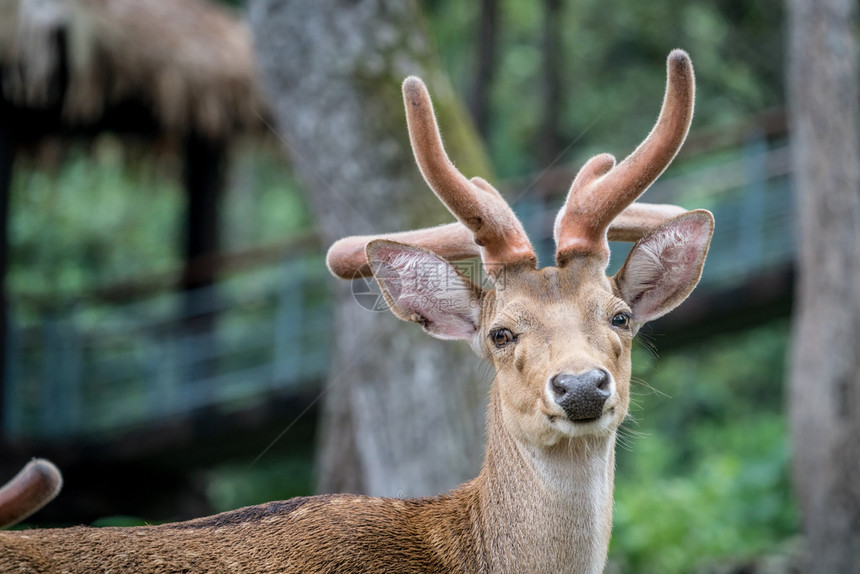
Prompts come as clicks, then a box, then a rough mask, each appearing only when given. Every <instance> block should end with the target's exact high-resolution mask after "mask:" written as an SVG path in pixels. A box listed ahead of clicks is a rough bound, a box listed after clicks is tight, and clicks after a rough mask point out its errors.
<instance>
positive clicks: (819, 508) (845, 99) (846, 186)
mask: <svg viewBox="0 0 860 574" xmlns="http://www.w3.org/2000/svg"><path fill="white" fill-rule="evenodd" d="M788 8H789V37H790V59H789V62H790V63H789V78H788V79H789V103H790V107H791V128H792V146H793V154H794V162H795V173H796V176H795V185H796V188H797V194H798V203H799V213H798V216H799V231H800V235H799V236H800V244H799V259H798V266H799V274H798V283H797V295H798V296H797V297H796V301H797V302H798V306H797V309H796V314H795V323H794V339H793V340H794V342H793V348H792V357H791V359H792V360H791V381H790V416H791V427H792V437H793V441H794V448H795V458H794V478H795V484H796V489H797V494H798V497H799V499H800V503H801V508H802V512H803V524H804V530H805V533H806V544H807V552H806V559H807V565H806V567H805V568H804V571H805V572H816V573H824V574H827V573H834V574H835V573H837V572H838V573H840V574H847V573H851V572H860V560H858V556H860V438H858V437H860V352H858V341H860V265H858V260H857V250H858V248H860V167H858V151H860V142H858V134H857V119H858V114H857V93H858V80H857V57H856V54H857V44H856V39H855V37H854V30H855V27H854V16H855V14H854V10H855V2H854V1H853V0H789V2H788Z"/></svg>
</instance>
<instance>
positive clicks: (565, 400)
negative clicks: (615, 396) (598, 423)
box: [549, 369, 610, 422]
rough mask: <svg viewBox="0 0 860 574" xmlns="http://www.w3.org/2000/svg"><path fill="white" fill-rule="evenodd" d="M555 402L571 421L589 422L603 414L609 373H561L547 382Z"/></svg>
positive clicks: (591, 371) (596, 371)
mask: <svg viewBox="0 0 860 574" xmlns="http://www.w3.org/2000/svg"><path fill="white" fill-rule="evenodd" d="M549 385H550V388H551V389H552V392H553V394H554V395H555V402H556V403H558V405H559V406H560V407H561V408H563V409H564V412H565V413H566V414H567V418H569V419H570V420H572V421H580V422H585V421H590V420H594V419H596V418H599V417H600V415H602V414H603V403H605V402H606V399H608V398H609V394H610V393H609V373H607V372H606V371H604V370H603V369H592V370H590V371H587V372H585V373H582V374H579V375H571V374H568V373H561V374H560V375H556V376H554V377H553V378H552V379H551V380H550V382H549Z"/></svg>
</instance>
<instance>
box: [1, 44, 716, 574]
mask: <svg viewBox="0 0 860 574" xmlns="http://www.w3.org/2000/svg"><path fill="white" fill-rule="evenodd" d="M667 76H668V79H667V83H666V91H665V96H664V99H663V105H662V108H661V110H660V113H659V116H658V119H657V122H656V124H655V126H654V128H653V129H652V131H651V132H650V134H648V135H647V137H646V138H645V139H644V140H643V141H642V143H641V144H640V145H639V146H638V147H637V148H636V149H635V150H634V151H633V152H632V153H631V154H630V155H629V156H627V157H626V159H624V160H623V161H621V162H620V163H618V164H617V165H616V162H615V159H614V158H613V157H612V156H611V155H609V154H600V155H597V156H595V157H592V158H591V159H589V160H588V161H587V162H586V163H585V164H584V165H583V166H582V168H581V169H580V170H579V172H578V174H577V175H576V177H575V178H574V180H573V182H572V184H571V186H570V189H569V192H568V195H567V198H566V200H565V202H564V205H563V207H562V208H561V210H560V211H559V213H558V216H557V218H556V220H555V225H554V231H553V235H554V238H555V243H556V253H555V265H552V266H545V267H539V266H538V262H537V257H536V255H535V250H534V248H533V247H532V245H531V243H530V241H529V239H528V237H527V236H526V233H525V231H524V228H523V225H522V224H521V222H520V221H519V220H518V219H517V217H516V215H515V213H514V211H513V209H512V208H511V207H510V205H509V204H508V203H507V202H506V201H505V199H504V198H503V197H502V195H501V194H500V193H499V191H497V190H496V188H494V187H493V186H492V185H490V184H489V183H488V182H487V181H485V180H484V179H482V178H479V177H474V178H471V179H469V178H467V177H466V176H464V175H463V174H461V173H460V172H459V171H458V170H457V169H456V168H455V167H454V164H453V163H452V162H451V161H450V159H449V158H448V156H447V153H446V152H445V149H444V147H443V144H442V139H441V135H440V132H439V127H438V125H437V123H436V118H435V114H434V111H433V108H432V103H431V100H430V96H429V93H428V91H427V88H426V86H425V85H424V83H423V82H422V81H421V80H420V79H418V78H417V77H409V78H407V79H406V80H405V82H404V83H403V96H404V102H405V107H406V120H407V128H408V132H409V136H410V141H411V144H412V148H413V152H414V156H415V159H416V162H417V164H418V167H419V169H420V171H421V173H422V174H423V176H424V179H425V180H426V182H427V184H428V185H429V187H430V188H431V189H432V190H433V192H434V193H435V194H436V195H437V196H438V198H439V199H440V200H441V201H442V202H443V203H444V204H445V206H447V208H448V210H449V211H450V212H451V213H452V214H453V215H454V217H455V218H456V221H455V222H453V223H450V224H447V225H442V226H437V227H430V228H425V229H418V230H412V231H405V232H394V233H383V234H379V235H368V236H353V237H347V238H344V239H341V240H339V241H337V242H335V243H334V244H333V245H332V246H331V248H330V249H329V252H328V254H327V263H328V266H329V269H330V271H331V272H332V273H333V274H334V275H335V276H337V277H340V278H343V279H354V278H356V277H369V276H371V275H372V276H373V277H374V278H375V279H376V281H377V282H378V284H379V287H380V290H381V293H382V295H383V296H384V298H385V300H386V302H387V303H388V306H389V308H390V310H391V311H392V312H393V314H394V315H395V316H396V317H398V318H399V319H402V320H404V321H409V322H414V323H418V324H419V325H420V326H421V327H422V328H423V330H424V331H426V332H427V333H428V334H429V335H431V336H433V337H437V338H440V339H448V340H460V341H465V342H467V343H468V344H469V345H470V346H471V347H472V349H473V350H474V351H475V353H476V354H477V355H478V356H479V357H480V358H482V359H484V360H485V361H487V362H488V363H490V365H491V366H492V367H493V370H494V373H495V374H494V377H493V379H492V382H491V384H490V390H489V404H488V413H487V423H486V424H487V426H486V429H487V431H486V433H487V438H486V448H485V456H484V462H483V466H482V469H481V471H480V473H479V474H478V476H477V477H476V478H475V479H473V480H471V481H469V482H466V483H465V484H463V485H461V486H459V487H458V488H456V489H454V490H451V491H449V492H446V493H443V494H439V495H436V496H430V497H425V498H417V499H399V498H374V497H367V496H360V495H351V494H329V495H317V496H309V497H301V498H295V499H291V500H287V501H280V502H270V503H267V504H262V505H258V506H250V507H246V508H241V509H238V510H233V511H229V512H225V513H222V514H216V515H213V516H209V517H203V518H197V519H193V520H189V521H185V522H176V523H168V524H162V525H154V526H141V527H127V528H89V527H84V526H78V527H71V528H62V529H33V530H24V531H9V532H3V533H0V570H2V571H11V570H14V571H16V572H18V571H20V572H44V573H49V572H58V573H59V572H64V573H65V572H108V571H110V572H121V571H122V572H125V571H128V572H131V571H134V572H256V573H274V572H279V573H283V572H296V573H298V572H302V573H307V572H315V573H335V572H339V573H343V572H356V573H377V572H385V573H391V572H398V573H411V572H416V573H417V572H459V573H475V572H477V573H491V572H492V573H496V572H540V573H543V572H573V573H587V574H591V573H597V572H601V571H602V570H603V568H604V566H605V563H606V559H607V551H608V545H609V540H610V533H611V528H612V505H613V484H614V473H615V442H616V437H617V434H618V432H619V427H620V425H621V424H622V422H623V421H624V420H625V418H626V416H627V413H628V407H629V402H630V379H631V346H632V343H633V339H634V336H635V335H636V334H637V332H638V331H639V329H640V328H641V327H642V325H643V324H645V323H646V322H648V321H652V320H654V319H656V318H658V317H660V316H662V315H664V314H666V313H668V312H669V311H671V310H672V309H674V308H676V307H677V306H678V305H679V304H680V303H681V302H682V301H684V300H685V299H686V298H687V296H688V295H689V294H690V292H691V291H692V290H693V288H694V287H695V286H696V285H697V283H698V282H699V279H700V277H701V273H702V268H703V265H704V261H705V257H706V255H707V252H708V247H709V245H710V240H711V237H712V234H713V230H714V219H713V216H712V215H711V213H709V212H708V211H705V210H692V211H686V210H684V209H682V208H680V207H677V206H671V205H653V204H645V203H639V202H637V201H636V200H637V199H638V198H639V197H640V196H641V195H642V193H644V191H645V190H646V189H647V188H648V187H649V186H650V185H651V184H652V183H653V182H654V180H656V179H657V177H658V176H659V175H660V174H661V173H662V172H663V171H664V170H665V169H666V167H667V166H668V165H669V164H670V162H671V161H672V160H673V159H674V157H675V155H676V154H677V153H678V150H679V149H680V147H681V145H682V143H683V141H684V139H685V138H686V135H687V132H688V131H689V127H690V123H691V121H692V116H693V107H694V92H695V83H694V75H693V67H692V63H691V61H690V58H689V56H688V55H687V53H686V52H684V51H682V50H674V51H672V52H671V53H670V54H669V57H668V61H667ZM616 240H618V241H632V242H634V245H633V247H632V249H631V250H630V253H629V255H628V256H627V259H626V261H625V262H624V264H623V265H622V267H621V268H620V270H619V271H618V272H617V273H616V274H614V275H613V276H611V277H610V276H607V275H606V269H607V266H608V262H609V255H610V250H609V241H616ZM478 257H479V258H480V260H481V262H482V268H483V271H484V272H485V274H486V277H487V278H488V282H487V283H486V284H485V285H486V287H483V286H481V285H479V284H477V283H476V282H473V281H472V280H471V279H470V278H468V277H467V276H465V275H464V274H463V273H461V271H460V270H458V268H457V267H456V265H455V263H456V262H457V261H460V260H463V259H469V258H478ZM25 490H26V489H25ZM22 492H23V491H22ZM29 492H32V490H31V491H29ZM33 501H34V504H36V503H39V502H41V501H42V500H41V499H40V498H39V496H38V495H34V496H33ZM0 504H5V503H4V502H2V500H0ZM18 506H19V507H26V504H22V503H21V502H20V501H19V502H18ZM21 514H22V513H21V511H20V510H19V511H18V513H17V515H21Z"/></svg>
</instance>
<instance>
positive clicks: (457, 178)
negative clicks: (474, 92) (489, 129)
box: [403, 76, 537, 271]
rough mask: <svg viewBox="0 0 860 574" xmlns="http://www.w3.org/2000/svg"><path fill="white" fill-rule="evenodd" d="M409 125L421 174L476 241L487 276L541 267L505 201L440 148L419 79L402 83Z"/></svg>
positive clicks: (430, 107)
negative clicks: (516, 266)
mask: <svg viewBox="0 0 860 574" xmlns="http://www.w3.org/2000/svg"><path fill="white" fill-rule="evenodd" d="M403 100H404V103H405V105H406V123H407V126H408V128H409V139H410V141H411V142H412V151H413V153H414V155H415V160H416V161H417V163H418V167H419V168H420V170H421V174H422V175H423V176H424V179H425V180H426V181H427V184H428V185H429V186H430V188H431V189H432V190H433V192H434V193H435V194H436V195H437V196H438V197H439V199H440V200H442V203H444V204H445V206H446V207H447V208H448V210H449V211H450V212H451V213H452V214H454V216H455V217H456V218H457V219H458V220H459V221H460V222H461V223H462V224H463V225H465V226H466V227H467V228H468V229H469V230H470V231H471V232H472V234H473V235H474V242H475V243H476V244H477V245H479V246H480V247H481V258H482V259H483V261H484V266H485V268H487V269H488V271H489V270H490V269H491V268H492V266H495V265H499V264H507V263H518V262H523V261H529V262H531V263H532V264H533V265H534V264H536V263H537V257H536V256H535V253H534V249H533V248H532V245H531V243H530V242H529V239H528V237H527V236H526V233H525V230H524V229H523V226H522V224H521V223H520V221H519V220H518V219H517V217H516V215H514V212H513V210H512V209H511V207H510V206H509V205H508V204H507V202H506V201H505V200H504V199H503V198H502V196H501V195H500V194H499V193H498V191H496V190H495V189H493V187H492V186H490V184H489V183H487V182H486V181H484V180H482V179H478V178H476V179H474V180H472V181H469V180H468V179H466V177H465V176H464V175H463V174H461V173H460V172H459V171H458V170H457V168H456V167H454V164H453V163H451V160H450V159H448V155H447V154H446V153H445V148H444V147H443V145H442V138H441V136H440V135H439V127H438V125H437V124H436V117H435V115H434V113H433V105H432V103H431V101H430V94H429V93H428V92H427V88H426V87H425V86H424V82H422V81H421V80H420V79H419V78H417V77H415V76H410V77H409V78H406V80H405V81H404V82H403Z"/></svg>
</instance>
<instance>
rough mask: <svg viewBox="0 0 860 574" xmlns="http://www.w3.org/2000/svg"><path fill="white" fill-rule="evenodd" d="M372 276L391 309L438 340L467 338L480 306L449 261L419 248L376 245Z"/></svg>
mask: <svg viewBox="0 0 860 574" xmlns="http://www.w3.org/2000/svg"><path fill="white" fill-rule="evenodd" d="M368 255H369V256H370V260H371V266H372V267H373V271H374V276H375V277H376V280H377V281H378V282H379V285H380V287H381V288H382V289H383V290H384V291H385V292H386V293H387V294H388V296H389V302H390V303H391V305H392V307H391V310H392V311H393V312H394V313H395V315H397V316H398V317H400V318H401V319H404V320H407V321H414V322H416V323H420V324H421V325H422V326H423V327H424V329H425V330H426V331H427V332H428V333H430V334H431V335H434V336H435V337H438V338H440V339H469V338H471V337H472V335H474V333H475V331H476V329H477V323H478V319H479V315H480V305H479V302H478V298H477V297H476V296H475V291H474V287H473V285H471V283H469V281H468V280H466V279H464V278H463V277H462V276H460V275H459V274H458V273H457V271H456V270H455V269H454V268H453V267H452V266H451V264H450V263H448V262H447V261H445V260H444V259H442V258H441V257H438V256H437V255H435V254H433V253H431V252H429V251H425V250H423V249H420V248H416V247H411V246H407V245H402V244H397V243H393V242H382V241H375V242H373V243H372V244H371V246H369V248H368Z"/></svg>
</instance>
